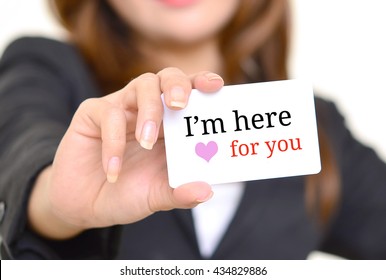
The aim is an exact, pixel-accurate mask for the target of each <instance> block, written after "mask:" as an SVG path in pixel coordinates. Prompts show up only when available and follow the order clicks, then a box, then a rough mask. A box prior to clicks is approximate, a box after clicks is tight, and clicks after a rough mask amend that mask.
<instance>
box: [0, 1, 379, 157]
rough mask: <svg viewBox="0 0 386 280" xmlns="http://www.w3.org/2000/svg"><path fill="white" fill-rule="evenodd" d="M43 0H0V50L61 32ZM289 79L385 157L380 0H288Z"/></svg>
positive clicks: (58, 34)
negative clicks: (305, 86)
mask: <svg viewBox="0 0 386 280" xmlns="http://www.w3.org/2000/svg"><path fill="white" fill-rule="evenodd" d="M47 2H48V1H47V0H28V1H27V0H0V53H1V52H2V51H3V48H4V47H5V46H6V45H7V44H8V43H9V41H10V40H12V39H13V38H15V37H18V36H20V35H23V34H30V35H36V34H39V35H47V36H51V37H59V38H60V37H63V36H64V34H65V33H64V31H63V30H62V29H61V28H60V27H59V26H58V25H57V23H56V22H55V21H54V19H53V17H52V15H51V14H50V11H49V9H48V6H47ZM290 3H291V5H292V8H293V9H292V17H293V28H292V33H293V34H292V48H291V56H290V75H291V78H307V79H309V80H311V81H312V82H313V85H314V87H315V89H316V91H317V92H318V94H319V95H322V96H325V97H327V98H329V99H332V100H333V101H335V102H336V103H337V105H338V107H339V109H340V110H341V112H342V113H343V114H344V115H345V117H346V119H347V122H348V125H349V127H350V128H351V129H352V131H353V133H354V134H355V135H356V136H357V138H359V139H360V140H361V141H362V142H364V143H365V144H368V145H371V146H372V147H374V148H375V149H376V150H377V151H378V152H379V154H380V156H381V157H382V158H383V159H385V160H386V125H385V121H386V116H385V111H386V109H385V108H384V107H385V106H384V104H386V102H385V101H384V99H385V96H386V83H385V78H386V77H385V74H386V71H385V67H386V40H385V39H384V38H386V37H385V34H386V2H385V1H382V0H291V1H290Z"/></svg>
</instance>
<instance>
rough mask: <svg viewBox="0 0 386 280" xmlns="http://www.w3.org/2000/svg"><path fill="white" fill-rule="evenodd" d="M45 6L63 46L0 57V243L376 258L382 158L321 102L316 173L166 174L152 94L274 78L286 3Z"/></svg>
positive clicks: (32, 46) (32, 249)
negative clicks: (245, 176) (180, 180)
mask: <svg viewBox="0 0 386 280" xmlns="http://www.w3.org/2000/svg"><path fill="white" fill-rule="evenodd" d="M53 3H54V6H55V8H56V11H57V15H58V16H59V18H60V20H61V21H62V23H63V24H64V26H65V27H66V28H67V29H68V30H69V31H70V33H69V34H70V40H69V42H70V43H68V44H66V43H61V42H56V41H51V40H47V39H41V38H24V39H21V40H18V41H16V42H14V43H13V44H12V45H11V46H9V48H8V49H7V50H6V51H5V53H4V55H3V58H2V61H1V66H0V67H1V68H0V71H1V72H0V73H1V78H0V79H1V82H0V85H1V86H0V104H1V110H0V113H1V116H0V119H1V125H0V131H1V134H0V147H1V150H0V155H1V166H0V167H1V170H2V171H1V172H2V176H1V179H0V180H1V181H0V187H1V199H2V201H3V205H5V215H4V218H3V221H2V224H1V234H2V239H3V244H2V254H3V256H5V257H9V258H64V259H66V258H70V259H77V258H88V259H89V258H102V259H108V258H125V259H200V258H217V259H219V258H220V259H258V258H265V259H276V258H279V259H302V258H306V257H307V255H308V254H309V252H310V251H312V250H323V251H326V252H330V253H334V254H338V255H341V256H343V257H346V258H385V257H386V246H384V245H382V243H384V242H383V240H384V239H385V237H386V224H385V222H384V216H385V214H386V196H385V194H386V172H385V171H386V166H385V164H384V163H383V162H382V161H381V160H380V159H379V158H378V157H377V156H376V155H375V154H374V152H373V151H372V150H370V149H368V148H366V147H364V146H362V145H361V144H359V143H358V142H357V141H356V140H355V139H353V138H352V136H351V134H350V133H349V132H348V131H347V129H346V128H345V127H344V123H343V119H342V117H341V116H340V115H339V113H338V112H337V111H336V109H335V107H334V105H333V104H331V103H329V102H326V101H323V100H320V99H317V100H316V106H317V113H318V123H319V133H320V135H319V138H320V146H321V156H322V166H323V171H322V172H321V173H320V174H319V175H315V176H311V177H294V178H282V179H273V180H262V181H257V182H248V183H237V184H234V185H225V186H213V189H214V193H215V196H214V197H213V198H212V199H211V197H212V195H213V191H212V188H211V186H209V185H208V184H206V183H202V182H201V183H197V182H193V183H190V184H186V185H183V186H180V187H179V188H177V189H175V190H173V189H171V188H170V187H169V185H168V180H167V175H166V162H165V151H164V144H163V139H162V136H163V135H162V124H161V121H162V103H161V99H160V94H161V92H163V93H164V94H165V103H166V105H167V106H168V107H170V108H172V109H174V110H179V109H182V108H184V107H185V106H186V105H187V103H188V102H189V101H188V100H189V93H190V90H191V89H192V88H197V89H199V90H201V91H204V92H212V91H216V90H218V89H220V88H221V87H222V85H223V83H224V82H225V83H226V84H234V83H246V82H262V81H270V80H280V79H285V78H287V74H286V47H287V24H288V23H287V20H288V13H287V5H286V3H285V1H283V0H273V1H263V0H261V1H248V0H244V1H238V0H227V1H223V0H212V1H205V0H179V1H177V0H149V1H142V0H134V1H123V0H99V1H68V0H66V1H62V0H56V1H54V2H53ZM126 84H127V85H126ZM204 202H206V203H204ZM198 204H200V205H199V206H198V207H195V206H197V205H198ZM193 207H195V208H194V210H192V211H190V210H183V209H186V208H193ZM172 209H174V210H172ZM164 210H170V211H164ZM208 213H214V217H215V218H212V219H209V221H208V220H205V218H206V216H207V214H208ZM208 222H209V223H208ZM210 225H216V226H214V227H213V229H212V228H210V229H209V226H210Z"/></svg>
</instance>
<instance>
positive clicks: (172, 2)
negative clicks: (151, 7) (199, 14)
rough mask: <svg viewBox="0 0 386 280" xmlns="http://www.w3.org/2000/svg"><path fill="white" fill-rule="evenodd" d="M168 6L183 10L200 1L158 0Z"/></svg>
mask: <svg viewBox="0 0 386 280" xmlns="http://www.w3.org/2000/svg"><path fill="white" fill-rule="evenodd" d="M158 1H159V2H161V3H163V4H164V5H166V6H169V7H174V8H183V7H187V6H190V5H192V4H194V3H196V2H197V1H198V0H158Z"/></svg>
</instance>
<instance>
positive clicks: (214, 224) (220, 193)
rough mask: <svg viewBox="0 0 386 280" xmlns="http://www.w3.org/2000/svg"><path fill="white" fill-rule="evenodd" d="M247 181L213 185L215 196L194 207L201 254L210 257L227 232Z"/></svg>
mask: <svg viewBox="0 0 386 280" xmlns="http://www.w3.org/2000/svg"><path fill="white" fill-rule="evenodd" d="M244 188H245V183H242V182H238V183H229V184H219V185H213V186H212V189H213V193H214V195H213V197H212V198H211V199H210V200H209V201H207V202H205V203H202V204H200V205H198V206H197V207H195V208H193V210H192V214H193V221H194V227H195V231H196V236H197V241H198V245H199V248H200V252H201V255H202V256H203V257H205V258H209V257H210V256H211V255H212V254H213V253H214V251H215V250H216V248H217V246H218V244H219V242H220V240H221V238H222V237H223V235H224V233H225V232H226V230H227V228H228V226H229V224H230V222H231V220H232V218H233V216H234V214H235V213H236V210H237V208H238V205H239V203H240V200H241V197H242V195H243V193H244Z"/></svg>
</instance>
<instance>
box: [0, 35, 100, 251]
mask: <svg viewBox="0 0 386 280" xmlns="http://www.w3.org/2000/svg"><path fill="white" fill-rule="evenodd" d="M58 46H60V45H59V44H58ZM66 50H67V49H66V48H62V47H55V44H52V43H50V42H48V41H47V42H45V41H43V42H41V41H40V40H32V39H25V40H22V39H21V40H18V41H16V42H14V43H13V44H11V45H10V46H9V48H8V49H7V50H6V51H5V52H4V54H3V57H2V59H1V62H0V172H1V175H0V203H1V205H2V206H3V207H2V209H3V213H2V218H1V225H0V226H1V227H0V230H1V231H0V233H1V239H2V247H1V248H2V252H1V254H2V258H23V259H26V258H34V259H36V258H37V259H39V258H54V259H56V258H63V257H64V256H65V257H69V258H79V255H78V252H77V250H76V249H75V248H80V249H85V248H86V247H85V246H88V245H86V244H88V243H87V242H79V240H80V239H82V238H83V239H84V237H83V236H80V237H79V238H78V239H79V240H70V241H68V242H54V241H49V240H44V239H43V238H41V237H39V236H37V235H36V234H34V233H33V232H31V231H30V230H29V229H28V225H27V221H26V207H27V203H28V197H29V194H30V191H31V187H32V185H33V183H34V180H35V178H36V176H37V175H38V174H39V172H40V171H41V170H42V169H43V168H44V167H46V166H47V165H50V164H51V163H52V161H53V159H54V156H55V152H56V149H57V147H58V144H59V142H60V140H61V138H62V136H63V135H64V133H65V131H66V129H67V127H68V125H69V123H70V121H71V118H72V115H73V113H74V111H75V110H76V106H77V105H78V104H79V102H80V101H81V98H79V97H76V98H75V94H76V92H77V91H79V89H78V88H79V87H78V88H77V87H76V85H74V84H73V83H71V82H70V80H71V79H70V78H69V77H68V76H69V74H68V73H71V72H72V71H71V67H70V66H71V59H72V58H71V56H72V55H71V53H70V52H68V51H67V52H66ZM66 56H68V57H66ZM62 61H63V62H62ZM72 74H74V73H72ZM76 99H79V100H76ZM84 236H89V237H90V236H92V237H93V238H86V240H92V241H93V242H94V245H93V248H96V247H98V246H95V241H96V240H95V238H96V237H95V236H96V235H95V234H92V233H90V232H87V233H85V234H84ZM96 244H98V243H96ZM76 246H78V247H76ZM89 246H91V245H89ZM66 250H67V251H66ZM94 250H95V249H94ZM79 251H81V250H79ZM83 251H87V250H83Z"/></svg>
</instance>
